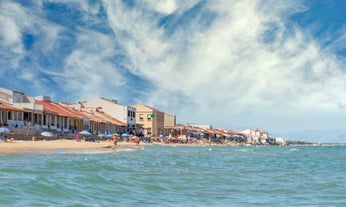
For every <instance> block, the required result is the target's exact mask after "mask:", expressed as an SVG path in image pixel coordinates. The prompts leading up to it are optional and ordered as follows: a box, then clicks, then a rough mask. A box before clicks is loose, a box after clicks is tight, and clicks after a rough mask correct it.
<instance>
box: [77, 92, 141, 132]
mask: <svg viewBox="0 0 346 207" xmlns="http://www.w3.org/2000/svg"><path fill="white" fill-rule="evenodd" d="M80 107H82V108H89V107H92V108H97V109H100V110H102V111H103V112H105V113H106V114H108V115H109V116H111V117H113V118H115V119H117V120H119V121H121V122H124V123H126V124H127V130H128V131H133V130H135V127H136V109H135V108H133V107H130V106H125V105H121V104H119V103H118V102H117V101H116V100H110V99H105V98H96V99H93V100H91V101H85V102H80V103H79V104H76V105H75V108H76V109H80Z"/></svg>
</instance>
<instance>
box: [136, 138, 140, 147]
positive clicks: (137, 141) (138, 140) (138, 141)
mask: <svg viewBox="0 0 346 207" xmlns="http://www.w3.org/2000/svg"><path fill="white" fill-rule="evenodd" d="M140 142H141V139H140V138H139V137H138V138H137V140H136V143H137V145H139V143H140Z"/></svg>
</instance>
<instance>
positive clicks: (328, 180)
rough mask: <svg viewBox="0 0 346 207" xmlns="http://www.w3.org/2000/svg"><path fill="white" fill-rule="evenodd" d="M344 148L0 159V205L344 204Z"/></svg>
mask: <svg viewBox="0 0 346 207" xmlns="http://www.w3.org/2000/svg"><path fill="white" fill-rule="evenodd" d="M345 175H346V147H344V146H288V147H278V146H244V147H240V146H239V147H238V146H229V147H226V146H222V147H221V146H174V145H170V146H159V145H148V146H134V147H119V148H117V149H115V150H109V151H104V150H81V151H73V150H72V151H71V150H55V151H22V152H20V153H19V154H11V155H3V156H0V206H21V207H22V206H71V207H72V206H75V207H78V206H90V207H99V206H100V207H101V206H107V207H108V206H165V207H166V206H172V207H173V206H174V207H175V206H193V207H195V206H208V207H210V206H213V207H217V206H273V207H274V206H275V207H277V206H285V207H286V206H314V207H315V206H343V207H344V206H346V177H345Z"/></svg>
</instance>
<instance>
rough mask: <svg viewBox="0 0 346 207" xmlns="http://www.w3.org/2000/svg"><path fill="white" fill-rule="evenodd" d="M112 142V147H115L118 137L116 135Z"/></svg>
mask: <svg viewBox="0 0 346 207" xmlns="http://www.w3.org/2000/svg"><path fill="white" fill-rule="evenodd" d="M113 142H114V145H117V142H118V137H117V136H116V135H114V136H113Z"/></svg>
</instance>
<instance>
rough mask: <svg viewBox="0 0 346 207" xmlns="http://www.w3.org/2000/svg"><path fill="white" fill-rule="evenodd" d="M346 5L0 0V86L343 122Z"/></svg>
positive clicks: (322, 126)
mask: <svg viewBox="0 0 346 207" xmlns="http://www.w3.org/2000/svg"><path fill="white" fill-rule="evenodd" d="M345 10H346V1H339V0H316V1H311V0H310V1H304V0H297V1H295V0H290V1H285V0H282V1H277V0H242V1H238V0H209V1H208V0H205V1H204V0H156V1H152V0H123V1H121V0H89V1H88V0H36V1H34V0H32V1H30V0H0V67H1V70H0V78H1V80H0V81H1V82H0V84H1V85H0V86H2V87H6V88H11V89H15V90H19V91H22V92H25V93H26V94H28V95H30V96H37V95H43V94H45V95H49V96H51V97H52V99H53V101H56V102H58V101H64V102H77V101H79V100H89V99H93V98H97V97H104V98H109V99H117V100H118V101H119V102H120V103H122V104H125V105H132V104H134V103H137V102H141V103H144V104H146V105H151V106H153V107H155V108H157V109H160V110H162V111H166V112H168V113H172V114H176V115H177V121H178V122H179V123H192V124H211V125H213V127H215V128H225V129H246V128H260V129H262V130H267V131H269V132H275V133H279V134H280V133H282V134H285V133H287V132H296V131H310V132H311V131H315V132H317V131H321V130H322V131H323V130H324V131H326V130H327V131H328V130H329V131H331V130H339V131H340V130H341V131H343V130H344V129H345V123H346V67H345V66H346V62H345V57H346V47H345V46H346V27H345V26H344V25H346V24H345V23H346V16H345ZM345 131H346V130H345ZM338 139H342V138H340V137H339V138H338ZM339 141H340V140H339ZM345 141H346V138H345Z"/></svg>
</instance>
